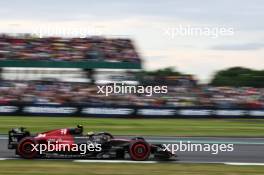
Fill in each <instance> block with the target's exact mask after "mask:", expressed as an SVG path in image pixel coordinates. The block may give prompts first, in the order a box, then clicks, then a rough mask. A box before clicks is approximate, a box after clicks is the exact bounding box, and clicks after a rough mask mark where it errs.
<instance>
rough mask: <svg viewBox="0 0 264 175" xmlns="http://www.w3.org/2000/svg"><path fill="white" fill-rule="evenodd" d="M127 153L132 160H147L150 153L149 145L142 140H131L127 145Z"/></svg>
mask: <svg viewBox="0 0 264 175" xmlns="http://www.w3.org/2000/svg"><path fill="white" fill-rule="evenodd" d="M129 155H130V157H131V159H132V160H136V161H143V160H147V159H148V158H149V155H150V146H149V144H148V143H147V142H145V141H144V140H135V141H132V142H131V144H130V146H129Z"/></svg>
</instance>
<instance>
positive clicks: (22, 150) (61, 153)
mask: <svg viewBox="0 0 264 175" xmlns="http://www.w3.org/2000/svg"><path fill="white" fill-rule="evenodd" d="M8 148H9V149H15V150H16V154H17V155H19V156H20V157H22V158H25V159H33V158H86V159H90V158H96V159H132V160H136V161H142V160H148V159H153V158H154V159H158V160H171V159H173V157H175V155H174V154H172V153H171V152H170V151H168V150H164V147H163V146H162V145H160V144H150V143H148V142H147V141H146V140H145V139H144V138H142V137H135V138H132V139H122V138H115V137H114V136H113V135H111V134H110V133H107V132H100V133H88V134H86V135H85V134H83V127H82V126H81V125H78V126H77V127H76V128H64V129H57V130H51V131H47V132H43V133H40V134H36V135H31V134H30V132H29V131H27V130H26V129H25V128H16V129H12V130H10V131H9V141H8Z"/></svg>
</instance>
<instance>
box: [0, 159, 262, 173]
mask: <svg viewBox="0 0 264 175" xmlns="http://www.w3.org/2000/svg"><path fill="white" fill-rule="evenodd" d="M263 173H264V167H262V166H231V165H221V164H170V163H160V164H125V163H123V164H122V163H118V164H112V163H108V164H106V163H73V162H70V161H43V160H42V161H41V160H40V161H36V160H35V161H30V160H8V161H1V162H0V174H5V175H7V174H8V175H17V174H19V175H37V174H38V175H55V174H56V175H119V174H125V175H132V174H136V175H139V174H144V175H148V174H152V175H164V174H166V175H172V174H180V175H249V174H250V175H263Z"/></svg>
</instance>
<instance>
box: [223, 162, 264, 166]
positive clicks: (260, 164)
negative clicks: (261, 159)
mask: <svg viewBox="0 0 264 175" xmlns="http://www.w3.org/2000/svg"><path fill="white" fill-rule="evenodd" d="M224 164H225V165H239V166H241V165H243V166H254V165H257V166H264V163H239V162H228V163H224Z"/></svg>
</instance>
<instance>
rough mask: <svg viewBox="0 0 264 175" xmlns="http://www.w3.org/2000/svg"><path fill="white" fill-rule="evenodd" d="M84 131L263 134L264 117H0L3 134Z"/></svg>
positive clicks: (127, 133) (152, 133)
mask: <svg viewBox="0 0 264 175" xmlns="http://www.w3.org/2000/svg"><path fill="white" fill-rule="evenodd" d="M77 124H82V125H83V126H84V127H85V132H88V131H108V132H111V133H113V134H118V135H161V136H162V135H164V136H264V119H113V118H108V119H106V118H101V119H98V118H78V117H13V116H7V117H3V116H2V117H0V133H2V134H7V132H8V130H9V129H10V128H15V127H21V126H23V127H26V128H27V129H29V130H30V131H32V132H42V131H47V130H50V129H56V128H64V127H75V126H76V125H77Z"/></svg>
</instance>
